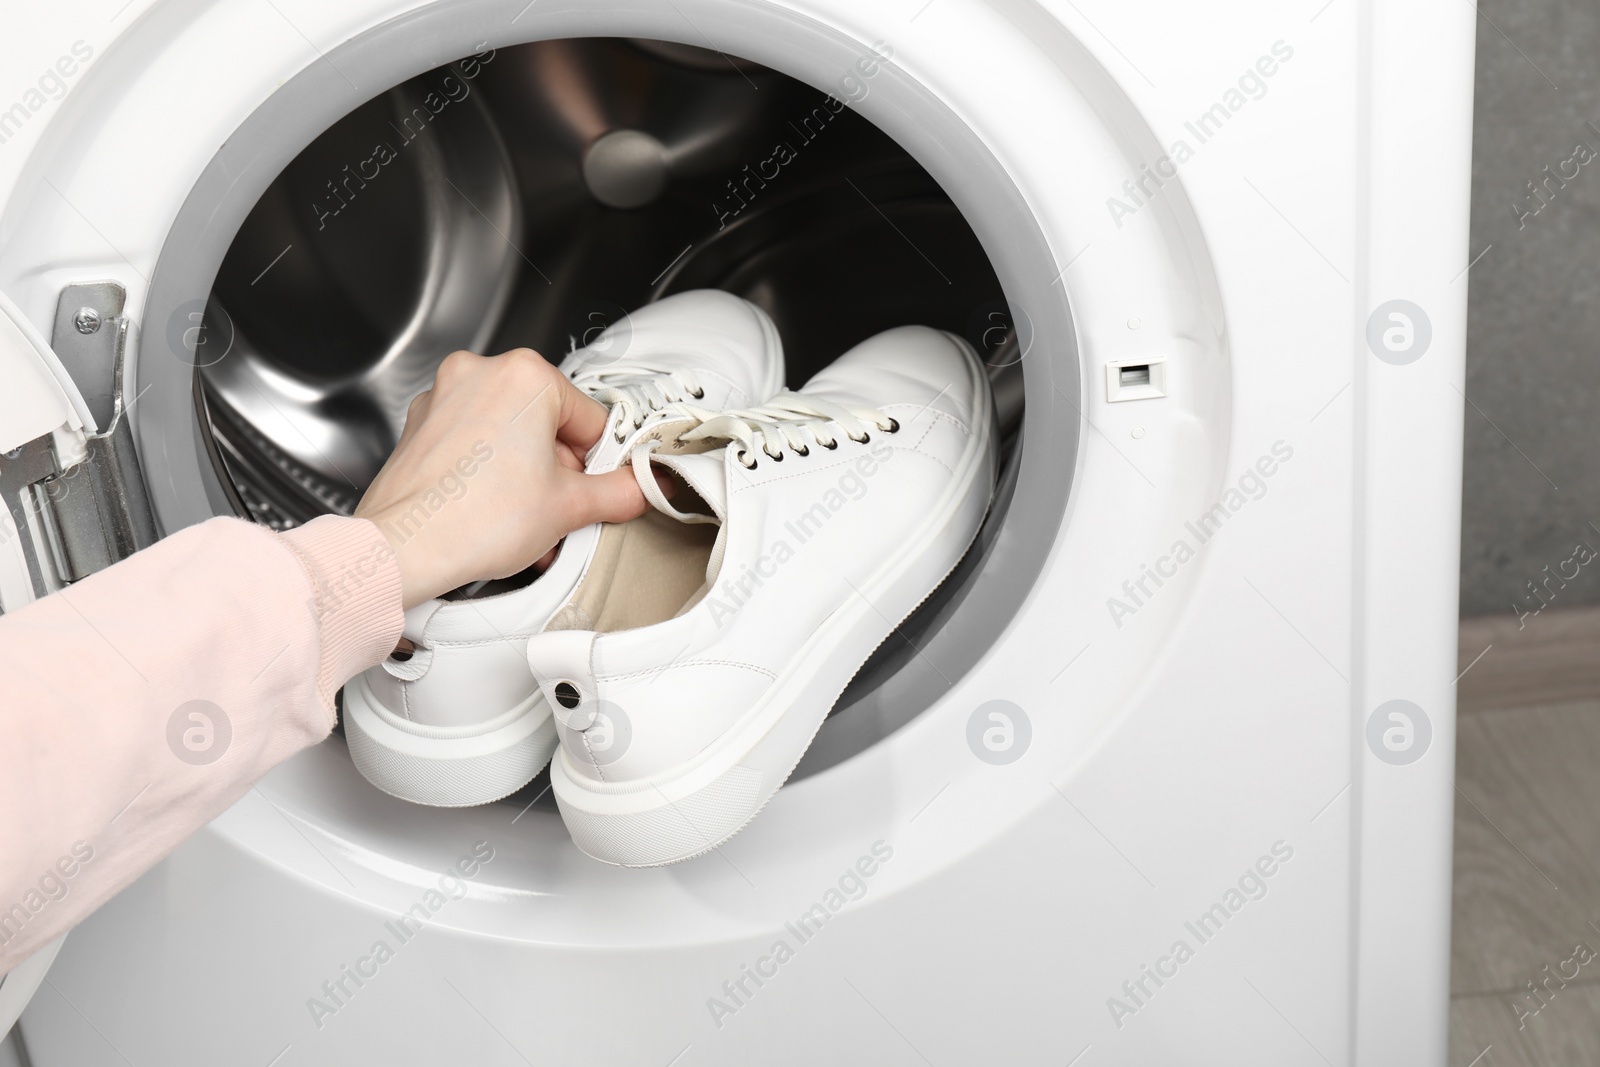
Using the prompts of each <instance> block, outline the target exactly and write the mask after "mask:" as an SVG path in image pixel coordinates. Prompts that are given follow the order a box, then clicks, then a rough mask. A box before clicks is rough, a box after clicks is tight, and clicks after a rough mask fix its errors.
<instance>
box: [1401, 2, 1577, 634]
mask: <svg viewBox="0 0 1600 1067" xmlns="http://www.w3.org/2000/svg"><path fill="white" fill-rule="evenodd" d="M1480 9H1481V13H1480V15H1479V16H1478V73H1477V105H1476V112H1477V114H1476V118H1475V120H1474V123H1473V125H1474V129H1473V136H1474V146H1473V152H1472V156H1473V159H1472V183H1473V198H1472V199H1473V203H1472V246H1471V247H1472V254H1473V255H1478V254H1479V253H1480V252H1483V250H1484V248H1485V247H1486V246H1489V245H1493V248H1491V249H1490V250H1489V252H1488V254H1487V255H1485V256H1484V257H1483V259H1482V260H1481V261H1480V262H1479V263H1478V265H1477V266H1475V267H1474V268H1473V269H1472V272H1471V274H1470V275H1469V276H1468V277H1469V281H1470V286H1471V288H1470V293H1471V306H1470V310H1469V313H1468V333H1467V397H1468V399H1469V401H1471V403H1469V404H1467V405H1466V478H1465V485H1464V491H1463V496H1464V500H1463V515H1462V532H1461V611H1462V614H1463V615H1481V614H1486V613H1492V612H1507V611H1511V610H1512V606H1513V604H1524V605H1526V606H1528V607H1537V606H1538V601H1536V600H1534V599H1533V597H1532V595H1531V594H1530V593H1529V592H1528V589H1527V584H1526V583H1527V582H1529V581H1530V580H1541V581H1542V580H1543V579H1544V577H1545V572H1544V570H1543V569H1544V568H1545V567H1546V566H1549V567H1550V573H1554V572H1556V571H1557V570H1558V569H1564V570H1565V572H1566V573H1567V574H1571V573H1573V570H1574V569H1575V568H1579V572H1578V577H1577V578H1575V579H1573V580H1572V581H1570V582H1568V583H1567V585H1566V588H1559V587H1558V584H1557V583H1556V582H1554V581H1552V582H1550V584H1549V588H1550V589H1552V590H1554V596H1553V597H1552V596H1550V595H1548V594H1547V596H1546V599H1548V600H1550V602H1551V603H1550V606H1551V607H1552V608H1556V607H1562V606H1571V605H1575V604H1596V603H1600V559H1597V560H1595V561H1593V562H1591V563H1589V564H1588V565H1587V566H1581V568H1580V565H1579V562H1578V560H1581V559H1582V558H1583V557H1584V556H1586V555H1587V550H1585V552H1584V553H1582V554H1580V555H1579V556H1578V557H1577V560H1574V562H1572V563H1564V561H1566V560H1569V559H1573V557H1574V548H1575V547H1576V546H1577V545H1578V543H1579V542H1587V544H1588V545H1591V546H1593V547H1594V548H1595V549H1597V550H1600V531H1597V530H1596V529H1595V527H1597V526H1600V447H1597V445H1600V440H1597V437H1600V435H1597V434H1596V426H1597V423H1600V271H1597V269H1596V263H1597V261H1600V131H1597V130H1596V129H1595V128H1593V127H1591V126H1590V125H1589V123H1590V122H1593V123H1594V125H1595V126H1600V3H1597V2H1596V0H1536V2H1533V3H1517V2H1515V0H1483V2H1482V3H1481V4H1480ZM1470 10H1471V9H1470V7H1469V6H1468V5H1465V4H1463V5H1462V11H1463V13H1467V12H1470ZM1491 20H1492V21H1491ZM1496 27H1498V29H1496ZM1519 50H1520V51H1519ZM1547 79H1548V80H1547ZM1552 83H1553V84H1552ZM1580 143H1581V144H1584V145H1586V146H1588V147H1589V148H1590V149H1593V150H1594V151H1595V152H1596V153H1597V155H1596V156H1595V158H1594V160H1593V162H1590V163H1588V164H1587V165H1581V163H1579V162H1577V161H1574V162H1573V163H1571V164H1568V163H1566V161H1567V160H1569V159H1572V158H1573V155H1574V149H1575V148H1576V146H1578V145H1579V144H1580ZM1546 166H1548V167H1549V168H1550V173H1551V174H1556V173H1557V171H1558V168H1562V167H1564V168H1565V172H1566V173H1567V174H1571V173H1572V171H1573V169H1574V168H1575V167H1576V168H1577V169H1578V175H1577V177H1575V178H1572V179H1570V180H1567V181H1566V184H1565V188H1558V187H1557V182H1556V181H1555V180H1550V182H1549V188H1550V189H1551V190H1553V191H1554V192H1553V199H1550V200H1549V202H1548V204H1546V205H1545V206H1544V207H1543V208H1542V209H1541V210H1540V211H1539V212H1538V214H1537V215H1532V216H1531V217H1528V218H1526V219H1524V220H1522V221H1521V222H1519V219H1518V214H1517V211H1514V210H1513V207H1512V205H1513V204H1520V205H1523V207H1522V208H1521V210H1523V211H1530V210H1531V208H1532V207H1533V206H1537V204H1538V201H1534V200H1532V194H1530V193H1529V191H1528V188H1527V184H1526V183H1527V182H1529V181H1538V180H1544V179H1545V178H1546V174H1545V172H1544V168H1545V167H1546ZM1401 195H1409V196H1416V197H1425V196H1427V195H1428V176H1427V175H1426V174H1418V175H1416V182H1415V184H1414V185H1413V186H1412V187H1411V188H1410V189H1409V190H1406V191H1405V192H1404V193H1402V194H1401ZM1548 195H1550V194H1547V196H1548ZM1474 405H1476V406H1474ZM1480 409H1481V410H1480ZM1591 523H1593V524H1594V525H1593V526H1591V525H1590V524H1591Z"/></svg>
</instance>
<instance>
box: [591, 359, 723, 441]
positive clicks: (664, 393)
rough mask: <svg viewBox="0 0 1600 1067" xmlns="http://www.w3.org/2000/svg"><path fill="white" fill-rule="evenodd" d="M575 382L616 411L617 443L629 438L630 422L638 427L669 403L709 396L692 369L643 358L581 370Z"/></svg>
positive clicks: (634, 427)
mask: <svg viewBox="0 0 1600 1067" xmlns="http://www.w3.org/2000/svg"><path fill="white" fill-rule="evenodd" d="M572 384H573V385H575V386H577V387H578V389H579V390H581V391H582V392H584V393H587V394H588V395H589V396H592V397H594V398H595V399H596V400H598V401H599V402H600V403H602V404H605V405H607V406H608V407H610V408H611V409H612V411H613V412H616V413H617V416H618V417H617V421H616V430H615V431H614V432H613V436H614V437H615V439H616V441H617V443H618V444H621V443H622V442H623V441H625V440H626V439H627V434H626V433H625V432H624V427H626V426H628V425H630V424H631V425H632V428H633V429H635V430H637V429H638V428H639V427H641V426H643V425H644V423H645V420H646V419H648V418H649V417H650V416H651V415H652V414H654V413H655V412H657V411H660V410H661V409H663V408H665V407H666V406H667V405H668V404H677V403H680V402H682V401H685V400H686V399H687V398H693V399H695V400H698V399H700V398H701V397H703V396H705V395H706V393H705V390H704V389H702V388H701V387H700V380H699V379H698V378H696V377H695V375H694V372H693V371H692V370H688V369H686V368H683V367H668V366H662V365H658V364H652V363H649V362H643V361H635V362H629V363H613V364H610V365H609V366H605V367H600V368H596V369H594V370H580V371H578V372H577V373H575V374H574V375H573V376H572Z"/></svg>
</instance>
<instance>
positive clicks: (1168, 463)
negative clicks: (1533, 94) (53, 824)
mask: <svg viewBox="0 0 1600 1067" xmlns="http://www.w3.org/2000/svg"><path fill="white" fill-rule="evenodd" d="M119 4H121V0H96V2H95V3H89V2H76V3H62V4H55V5H50V6H48V7H46V6H43V5H27V6H25V7H24V6H23V5H22V4H20V2H19V0H11V6H12V8H13V10H11V11H9V12H8V13H7V14H6V22H7V25H8V26H10V27H13V28H14V30H15V32H14V33H13V34H12V39H11V40H8V41H7V42H5V43H4V45H3V47H4V49H5V56H4V66H5V69H6V70H7V71H8V77H7V78H6V79H4V83H3V84H0V91H3V92H4V93H6V94H8V95H7V97H6V98H3V99H0V196H3V213H0V293H3V294H4V295H5V297H6V298H7V299H6V301H5V304H4V309H5V312H6V315H5V316H4V320H5V323H4V326H3V330H4V334H3V336H4V341H3V343H0V365H3V367H4V370H3V371H0V373H3V375H4V377H3V381H4V383H5V384H4V386H3V387H0V452H3V455H0V491H3V493H4V495H5V499H6V501H7V503H8V508H6V509H4V510H5V512H6V514H7V522H8V523H11V525H7V526H5V528H4V530H3V531H0V532H3V534H4V538H3V540H4V543H3V544H0V603H3V606H4V608H5V609H6V610H15V608H16V607H17V606H18V605H19V604H21V603H25V602H26V601H28V600H29V599H30V598H31V597H33V596H35V595H38V594H39V593H42V592H46V591H48V590H50V589H53V588H56V587H58V586H59V585H60V584H61V583H62V582H65V581H70V580H72V579H74V578H76V577H81V576H82V575H84V574H87V573H90V572H92V571H93V570H95V569H97V568H98V567H100V566H103V565H105V563H106V562H107V561H109V560H112V559H115V558H117V557H119V556H121V555H123V554H126V553H127V552H128V551H131V550H132V549H134V548H136V547H138V546H140V545H142V544H145V543H148V542H149V541H150V540H151V539H153V538H154V537H156V536H158V535H160V534H162V533H168V532H171V531H173V530H176V529H179V528H181V527H183V526H185V525H188V524H191V523H195V522H199V521H201V520H203V519H205V518H207V517H209V516H212V515H216V514H228V513H238V514H245V515H250V516H253V517H255V518H257V519H259V520H260V521H263V522H268V523H272V524H275V525H280V526H281V525H288V524H291V523H293V522H295V521H299V520H300V519H303V518H305V517H306V516H308V515H311V514H316V513H320V512H323V511H338V510H341V509H347V508H348V507H349V506H350V505H351V504H352V503H353V502H354V499H355V498H356V496H357V495H358V494H359V490H360V487H361V486H362V485H363V484H365V483H364V481H363V479H364V478H367V477H370V472H371V470H372V469H374V467H375V466H376V464H377V463H379V462H381V460H382V458H383V455H384V454H386V451H387V448H388V447H389V445H390V443H391V442H392V434H393V432H394V429H395V423H396V417H397V415H396V413H397V412H399V411H403V408H404V401H405V399H406V398H407V397H408V396H409V395H410V393H411V392H414V391H415V390H416V389H417V388H420V387H421V385H422V384H423V383H425V382H426V381H427V378H428V375H429V374H430V373H431V366H432V364H431V362H430V361H431V360H434V359H437V357H438V355H439V354H441V353H442V352H443V351H445V350H447V349H448V348H451V347H456V346H482V347H488V348H494V347H496V346H501V345H507V344H515V343H532V344H535V345H536V346H537V347H541V348H543V349H544V350H545V351H547V352H550V351H551V349H552V348H555V349H561V348H564V347H565V346H566V345H567V344H569V343H572V342H574V341H576V340H578V339H579V338H581V337H583V336H584V335H585V331H586V330H588V329H589V328H591V327H592V326H594V325H599V324H603V323H607V322H614V321H616V319H617V318H618V317H619V316H620V315H622V314H623V308H625V307H631V306H636V305H637V304H638V303H641V302H643V301H646V300H650V299H654V298H656V297H658V296H661V295H664V294H666V293H668V292H672V291H676V290H678V289H682V288H692V287H696V286H705V285H714V286H720V287H722V288H726V289H730V290H732V291H736V292H739V293H741V294H742V295H745V296H748V297H750V298H751V299H754V300H756V301H758V302H760V303H762V304H763V306H765V307H767V309H768V310H769V311H771V312H772V313H773V314H774V317H775V318H776V319H777V320H778V321H779V323H780V325H781V326H782V327H783V329H784V331H785V335H786V339H787V341H788V343H789V348H790V355H791V364H792V367H791V370H792V373H794V374H795V375H796V376H802V377H803V375H804V374H805V373H808V372H809V370H810V369H814V367H815V366H816V365H820V363H823V362H826V360H827V359H828V358H830V357H831V355H833V354H837V352H839V351H842V348H843V346H844V345H845V344H847V343H848V342H849V341H851V340H852V339H855V338H856V335H858V334H864V333H865V332H870V331H871V330H875V329H878V328H881V327H882V326H886V325H892V324H894V323H895V322H896V321H931V322H934V323H935V324H938V325H944V326H946V328H951V329H955V330H957V331H958V332H965V333H966V334H967V335H968V336H969V337H972V338H973V339H974V340H975V342H976V343H978V344H979V345H980V346H981V347H982V348H983V350H984V351H985V353H986V355H987V357H988V358H989V359H990V362H991V365H992V369H993V373H994V375H995V380H996V384H997V387H998V393H999V396H1000V401H1001V408H1002V415H1003V417H1004V420H1005V423H1006V425H1007V428H1008V431H1007V438H1006V460H1005V477H1004V479H1003V484H1002V489H1001V492H1000V494H999V496H998V498H997V500H996V503H995V507H994V510H993V513H992V514H991V516H990V519H989V521H988V524H987V525H986V527H985V530H984V533H983V534H982V535H981V537H980V540H979V543H978V545H977V547H976V548H975V549H974V550H973V552H972V554H971V555H970V556H969V558H968V560H967V561H966V563H965V564H964V566H963V567H962V568H961V569H960V570H959V571H958V572H957V574H956V575H954V576H953V577H952V579H951V580H950V582H949V583H947V585H946V586H945V587H944V588H943V589H942V590H941V592H940V594H939V595H938V596H937V597H936V598H935V599H934V601H933V602H932V603H931V606H930V607H929V608H927V609H926V610H924V611H923V612H922V613H921V614H919V615H918V616H917V617H916V618H915V619H914V620H912V622H911V623H909V624H908V625H907V626H906V627H905V628H904V632H903V633H902V634H901V635H900V637H899V638H897V639H895V640H892V641H891V643H890V645H888V646H886V647H885V649H883V650H880V652H879V653H878V654H877V655H876V656H875V657H874V659H873V660H872V662H871V663H870V664H869V666H868V668H867V669H866V670H865V671H864V672H863V673H862V675H861V676H860V678H858V680H857V682H856V683H855V684H854V685H853V687H852V689H851V690H850V691H849V692H848V693H847V694H846V696H845V698H844V699H843V700H842V701H841V703H840V706H839V708H838V709H837V711H836V713H835V714H834V716H833V717H832V718H831V719H830V720H829V721H828V723H827V724H826V725H825V726H824V727H823V729H822V731H821V733H820V735H819V737H818V739H817V741H816V744H815V746H814V748H813V750H812V751H811V752H810V753H809V754H808V756H807V758H806V760H805V761H804V763H803V764H802V766H801V768H800V770H799V771H798V772H797V773H796V775H795V777H794V778H793V779H792V780H791V781H790V782H789V783H788V785H786V786H785V788H784V789H783V790H782V791H781V792H780V793H779V795H778V796H777V797H776V798H775V800H774V801H773V802H772V804H771V805H770V807H769V808H768V810H767V812H766V813H765V814H764V815H763V816H762V818H760V819H759V820H757V821H756V822H755V823H754V824H752V826H751V827H750V828H749V829H748V830H746V831H745V832H744V833H741V834H740V835H739V836H737V837H736V838H734V839H733V840H732V841H730V842H728V843H727V844H726V845H725V846H724V847H722V848H720V849H718V850H716V851H715V852H713V853H711V854H709V855H707V856H706V857H704V858H702V859H699V860H696V861H693V862H688V863H684V864H680V865H677V866H674V867H669V868H664V869H656V870H645V871H634V870H622V869H614V868H610V867H606V866H603V865H601V864H598V863H596V862H593V861H591V860H589V859H587V858H586V857H584V856H583V855H581V854H580V853H579V852H578V851H577V850H576V849H575V848H574V847H573V846H572V844H571V843H570V842H569V841H568V839H567V837H566V835H565V833H564V831H563V828H562V826H561V823H560V819H559V816H558V814H557V813H556V811H555V809H554V805H553V804H552V803H551V798H550V797H549V795H548V793H545V792H543V790H542V788H541V783H542V782H543V781H544V779H542V778H541V779H538V780H536V781H535V782H534V784H533V785H532V786H530V787H529V788H528V789H526V790H523V791H522V792H520V793H518V794H516V795H515V796H513V797H512V798H510V799H509V800H507V801H504V802H500V803H497V804H492V805H488V806H485V807H481V808H474V809H467V810H451V811H446V810H433V809H425V808H418V807H412V806H409V805H407V804H405V803H403V802H401V801H398V800H394V799H392V798H389V797H387V796H384V795H382V794H380V793H378V792H377V791H376V790H374V789H373V788H371V787H370V786H369V785H367V783H366V782H365V781H363V780H362V779H361V777H360V776H359V775H358V774H357V773H356V772H355V770H354V769H353V767H352V765H351V762H350V758H349V755H348V753H347V750H346V748H345V745H344V743H343V740H342V739H341V738H340V737H338V736H335V737H333V738H330V739H329V740H328V741H327V742H326V743H324V744H322V745H320V746H318V747H316V748H315V749H313V750H310V751H307V752H305V753H303V754H302V755H300V756H298V757H296V758H294V759H292V760H290V761H289V762H288V763H286V764H285V765H283V766H282V767H280V768H279V769H278V770H276V771H275V772H274V773H273V774H271V775H270V776H268V777H267V778H266V779H265V780H264V781H262V782H261V783H260V784H259V786H258V787H257V788H255V789H254V790H252V791H251V792H250V793H249V794H248V795H247V796H246V797H245V798H244V799H243V800H242V801H240V802H239V803H238V804H237V805H236V806H235V807H234V808H233V809H232V810H230V811H229V812H227V813H226V814H225V815H224V816H223V817H221V818H220V819H218V820H217V821H216V822H215V823H213V824H212V825H210V826H208V827H206V828H205V829H204V830H203V831H201V832H200V833H199V834H197V835H196V836H195V837H194V838H193V839H192V840H190V841H188V842H187V843H185V844H184V845H183V846H182V847H180V848H179V849H178V850H177V852H176V853H175V854H174V855H173V856H172V857H171V858H170V859H169V860H167V861H166V862H164V863H163V864H161V865H160V866H159V867H157V868H156V869H154V870H153V871H151V872H150V873H149V874H148V875H146V876H145V877H144V878H143V879H141V880H140V881H139V882H138V883H136V884H135V885H134V886H133V887H131V888H130V889H129V890H127V891H126V892H124V893H123V894H122V895H121V896H119V897H118V898H117V899H115V900H114V901H112V902H111V903H110V904H109V905H107V906H106V907H105V908H103V909H102V910H101V911H100V912H99V913H98V914H96V915H95V916H93V917H92V918H91V919H89V920H88V921H87V922H86V923H84V924H83V925H82V926H81V927H79V928H78V929H77V930H75V931H74V932H72V933H71V934H70V935H69V936H68V937H67V938H66V940H65V942H64V945H63V946H62V947H61V949H60V952H59V955H58V956H56V957H55V959H54V963H53V966H51V967H50V968H49V971H48V974H44V975H43V980H42V981H39V978H40V972H42V970H43V967H44V966H45V964H46V962H47V961H44V960H42V959H41V960H40V961H38V962H36V963H34V964H32V965H31V966H29V967H27V968H24V969H23V970H19V971H18V972H16V973H14V974H13V975H12V976H10V977H9V978H7V979H6V980H5V984H4V985H3V986H0V993H3V994H4V995H5V996H6V997H7V998H8V1000H9V1002H11V1003H20V1002H21V1001H23V1000H25V999H26V994H27V993H28V992H29V988H30V987H32V986H34V985H35V984H36V985H37V990H36V992H34V995H33V997H32V1000H31V1003H29V1004H28V1007H27V1009H26V1011H25V1013H24V1014H23V1015H22V1019H21V1023H20V1027H19V1032H20V1035H21V1040H20V1042H18V1041H16V1040H15V1039H14V1040H13V1047H14V1048H16V1049H17V1050H18V1054H19V1055H26V1056H27V1057H28V1058H29V1060H30V1061H31V1063H32V1064H34V1065H35V1067H57V1065H72V1067H85V1065H93V1064H126V1063H132V1064H154V1063H163V1064H207V1065H209V1064H214V1063H222V1062H227V1063H245V1064H249V1063H257V1064H262V1065H269V1064H274V1065H278V1064H281V1065H285V1067H287V1065H290V1064H299V1063H304V1064H322V1063H326V1064H334V1063H394V1064H432V1063H468V1062H471V1063H484V1064H490V1063H493V1064H517V1063H563V1064H565V1063H585V1064H644V1065H650V1064H658V1065H663V1067H665V1065H669V1064H671V1065H689V1064H750V1063H761V1064H812V1063H851V1064H869V1063H870V1064H880V1063H881V1064H940V1065H944V1064H976V1063H1006V1064H1035V1063H1037V1064H1076V1065H1082V1067H1092V1065H1100V1064H1139V1065H1148V1064H1172V1063H1183V1064H1229V1065H1235V1064H1262V1065H1272V1067H1282V1065H1287V1064H1317V1063H1327V1064H1334V1063H1337V1064H1363V1065H1367V1064H1401V1065H1405V1067H1415V1065H1419V1064H1443V1063H1444V1062H1445V1042H1446V1009H1447V992H1448V966H1447V965H1448V931H1449V928H1450V921H1449V908H1450V883H1449V879H1450V827H1451V807H1452V780H1453V772H1452V763H1453V747H1454V725H1453V723H1454V697H1453V688H1452V687H1453V681H1452V679H1453V678H1454V676H1455V669H1454V668H1455V661H1454V655H1455V651H1454V650H1455V636H1454V634H1455V615H1456V580H1457V568H1456V561H1457V551H1458V548H1457V535H1458V534H1457V531H1458V511H1459V507H1458V504H1459V498H1458V493H1459V490H1458V487H1459V482H1460V436H1461V424H1460V417H1461V394H1460V392H1459V390H1460V384H1461V376H1462V353H1463V333H1464V327H1465V300H1466V292H1467V285H1466V280H1465V279H1466V271H1467V269H1468V262H1469V250H1468V247H1467V241H1466V238H1467V193H1468V181H1469V178H1468V175H1469V137H1470V116H1471V86H1472V81H1471V65H1472V57H1473V36H1474V22H1473V19H1474V13H1473V10H1472V9H1471V7H1470V6H1461V5H1451V4H1448V3H1445V2H1444V0H1386V2H1384V3H1378V2H1377V0H1326V2H1325V0H1304V2H1296V3H1289V4H1284V3H1281V2H1279V3H1267V2H1265V0H1229V2H1227V3H1222V4H1205V5H1196V4H1190V3H1180V2H1177V0H1151V2H1149V3H1145V4H1138V5H1128V4H1119V3H1112V2H1110V0H894V2H892V3H891V2H874V3H871V4H862V3H855V2H850V0H531V2H530V0H450V2H448V3H443V2H441V3H423V2H417V0H345V2H341V3H337V4H331V3H319V2H312V0H183V2H178V0H155V2H148V0H131V2H130V3H128V4H126V5H125V6H122V7H121V9H120V10H118V7H119ZM52 348H53V352H52ZM19 519H20V520H21V522H22V523H23V525H24V527H25V530H24V531H23V532H22V533H20V534H19V533H18V532H17V531H16V529H15V526H14V523H15V521H16V520H19ZM492 592H494V590H489V589H479V590H468V591H465V592H464V593H463V595H487V594H490V593H492ZM71 657H72V652H71V650H70V649H63V650H62V661H61V663H60V664H51V665H43V666H42V667H41V669H70V665H71ZM4 688H5V683H4V680H3V679H0V694H3V693H4ZM0 699H3V696H0ZM3 1022H4V1020H0V1023H3Z"/></svg>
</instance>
